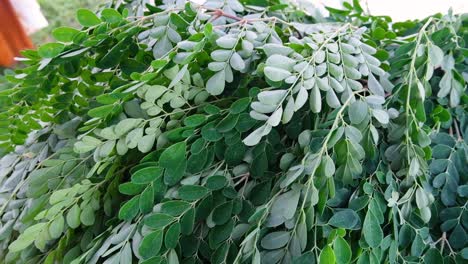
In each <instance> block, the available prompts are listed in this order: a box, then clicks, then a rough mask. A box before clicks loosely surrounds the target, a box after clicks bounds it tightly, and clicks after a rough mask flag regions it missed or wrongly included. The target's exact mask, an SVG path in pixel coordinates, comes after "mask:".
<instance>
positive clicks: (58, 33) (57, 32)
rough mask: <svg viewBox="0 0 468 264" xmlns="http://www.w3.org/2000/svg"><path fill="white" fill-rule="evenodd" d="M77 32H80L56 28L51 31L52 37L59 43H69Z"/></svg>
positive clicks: (67, 28) (68, 28)
mask: <svg viewBox="0 0 468 264" xmlns="http://www.w3.org/2000/svg"><path fill="white" fill-rule="evenodd" d="M78 32H80V31H79V30H77V29H74V28H71V27H58V28H56V29H54V30H53V31H52V36H54V38H55V39H56V40H58V41H61V42H71V41H73V37H74V36H76V34H78ZM59 53H60V52H59Z"/></svg>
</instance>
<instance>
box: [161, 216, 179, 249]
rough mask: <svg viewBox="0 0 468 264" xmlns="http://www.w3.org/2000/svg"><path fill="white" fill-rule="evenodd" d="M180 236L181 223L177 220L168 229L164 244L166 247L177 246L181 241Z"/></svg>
mask: <svg viewBox="0 0 468 264" xmlns="http://www.w3.org/2000/svg"><path fill="white" fill-rule="evenodd" d="M179 236H180V224H179V222H175V223H174V224H172V225H171V226H170V227H169V228H168V229H167V231H166V235H165V236H164V245H165V246H166V248H175V247H176V246H177V243H178V241H179Z"/></svg>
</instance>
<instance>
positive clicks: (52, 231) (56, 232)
mask: <svg viewBox="0 0 468 264" xmlns="http://www.w3.org/2000/svg"><path fill="white" fill-rule="evenodd" d="M64 225H65V219H64V217H63V215H61V214H59V215H58V216H56V217H55V218H54V220H53V221H52V222H51V223H50V225H49V235H50V238H52V239H57V238H59V237H60V236H61V235H62V233H63V228H64Z"/></svg>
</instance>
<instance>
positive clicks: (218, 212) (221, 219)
mask: <svg viewBox="0 0 468 264" xmlns="http://www.w3.org/2000/svg"><path fill="white" fill-rule="evenodd" d="M232 206H233V204H232V201H228V202H225V203H222V204H220V205H218V206H216V208H215V209H214V210H213V213H212V214H213V222H215V223H216V224H217V225H222V224H224V223H226V222H227V221H228V220H229V219H231V214H232Z"/></svg>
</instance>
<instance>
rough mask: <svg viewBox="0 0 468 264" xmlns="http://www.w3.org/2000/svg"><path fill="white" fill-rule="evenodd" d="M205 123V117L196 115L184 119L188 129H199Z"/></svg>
mask: <svg viewBox="0 0 468 264" xmlns="http://www.w3.org/2000/svg"><path fill="white" fill-rule="evenodd" d="M205 121H206V116H205V115H202V114H194V115H191V116H188V117H187V118H185V119H184V125H186V126H188V127H197V126H200V125H202V124H203V123H205Z"/></svg>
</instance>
